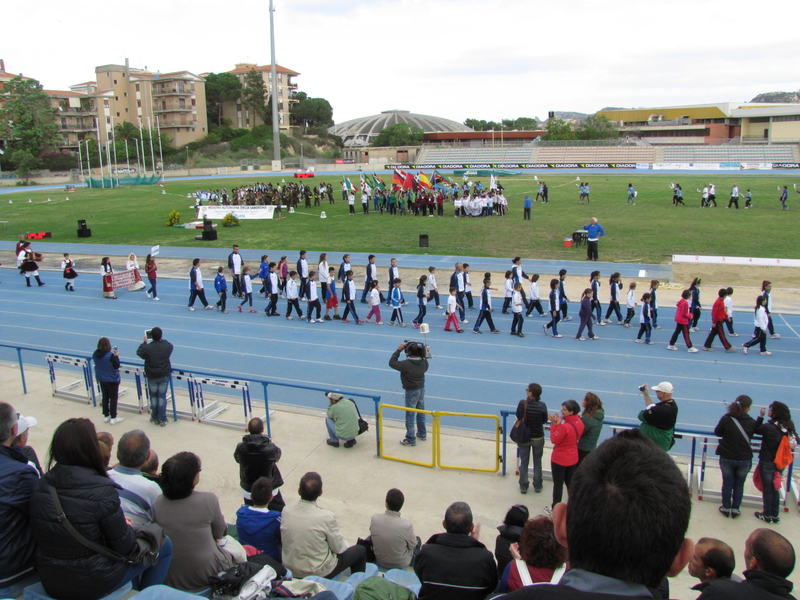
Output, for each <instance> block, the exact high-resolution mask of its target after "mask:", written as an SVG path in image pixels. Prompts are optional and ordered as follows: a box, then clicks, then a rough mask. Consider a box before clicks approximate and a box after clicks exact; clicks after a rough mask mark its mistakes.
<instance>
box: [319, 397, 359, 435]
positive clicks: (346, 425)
mask: <svg viewBox="0 0 800 600" xmlns="http://www.w3.org/2000/svg"><path fill="white" fill-rule="evenodd" d="M325 396H326V397H327V398H328V400H330V404H329V405H328V411H327V413H326V418H325V426H326V427H327V428H328V439H327V440H325V442H326V443H327V444H328V446H333V447H334V448H338V447H339V440H343V441H344V447H345V448H352V447H353V446H355V445H356V436H357V435H358V410H357V408H356V403H355V402H353V400H351V399H348V398H345V397H344V396H342V395H341V394H336V393H334V392H328V393H327V394H325Z"/></svg>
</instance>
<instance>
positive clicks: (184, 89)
mask: <svg viewBox="0 0 800 600" xmlns="http://www.w3.org/2000/svg"><path fill="white" fill-rule="evenodd" d="M185 91H186V87H185V86H184V85H183V82H181V83H179V84H178V92H179V93H181V94H183V93H184V92H185Z"/></svg>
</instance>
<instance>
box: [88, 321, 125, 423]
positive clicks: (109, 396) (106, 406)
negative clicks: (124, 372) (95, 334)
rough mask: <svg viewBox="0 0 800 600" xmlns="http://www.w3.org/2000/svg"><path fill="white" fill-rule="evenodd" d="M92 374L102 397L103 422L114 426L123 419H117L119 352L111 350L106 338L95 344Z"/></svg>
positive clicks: (115, 349)
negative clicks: (94, 375) (93, 373)
mask: <svg viewBox="0 0 800 600" xmlns="http://www.w3.org/2000/svg"><path fill="white" fill-rule="evenodd" d="M92 360H93V361H94V372H95V374H96V375H97V382H98V383H99V384H100V391H101V393H102V395H103V401H102V407H103V421H105V422H106V423H111V424H112V425H116V424H117V423H121V422H122V421H123V420H124V419H123V418H122V417H117V399H118V398H119V382H120V377H119V350H117V348H116V347H114V348H113V349H112V348H111V342H110V341H109V339H108V338H107V337H101V338H100V340H99V341H98V342H97V350H95V351H94V354H93V355H92Z"/></svg>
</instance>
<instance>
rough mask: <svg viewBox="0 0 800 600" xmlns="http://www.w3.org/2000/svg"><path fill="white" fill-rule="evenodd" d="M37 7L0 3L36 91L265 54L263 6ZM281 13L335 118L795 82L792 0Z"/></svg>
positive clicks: (751, 89)
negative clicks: (117, 70)
mask: <svg viewBox="0 0 800 600" xmlns="http://www.w3.org/2000/svg"><path fill="white" fill-rule="evenodd" d="M32 6H33V5H31V4H26V3H24V2H8V3H6V6H4V8H3V21H4V23H5V26H4V27H3V36H2V38H0V58H2V59H4V60H5V66H6V70H7V71H9V72H13V73H23V74H24V75H26V76H29V77H34V78H36V79H39V80H40V81H41V82H42V84H43V85H44V87H45V89H68V86H69V85H70V84H74V83H79V82H83V81H88V80H93V79H94V68H95V66H97V65H102V64H108V63H122V62H124V59H125V58H126V57H127V58H129V59H130V61H131V66H133V67H142V68H143V67H145V66H146V67H148V68H149V69H151V70H156V69H158V70H160V71H162V72H169V71H175V70H183V69H186V70H189V71H191V72H193V73H202V72H221V71H227V70H230V69H233V68H234V64H235V63H237V62H256V63H259V64H268V63H269V62H270V44H269V10H268V6H269V3H268V0H236V1H234V2H230V3H227V2H210V1H209V0H196V1H194V2H190V1H188V0H160V1H155V0H137V1H136V2H131V3H105V4H98V3H97V2H94V1H92V2H90V1H89V0H72V1H71V2H69V3H68V4H63V3H61V2H58V3H56V2H55V1H54V0H41V1H40V2H37V3H36V5H35V8H36V10H35V11H32V10H31V8H32ZM122 6H124V7H125V8H126V10H124V11H123V10H122V9H121V8H117V7H122ZM275 9H276V12H275V28H276V44H277V47H276V52H277V61H278V63H279V64H281V65H283V66H285V67H288V68H290V69H293V70H295V71H298V72H300V73H301V75H300V76H299V77H297V78H296V80H295V81H296V82H297V83H298V84H299V89H300V90H302V91H305V92H306V93H307V94H308V95H309V96H312V97H323V98H326V99H328V100H329V101H330V103H331V105H332V106H333V109H334V112H333V115H334V119H335V120H336V121H337V122H342V121H346V120H348V119H353V118H356V117H360V116H367V115H371V114H377V113H379V112H381V111H384V110H389V109H406V110H410V111H412V112H416V113H422V114H428V115H435V116H440V117H446V118H450V119H453V120H456V121H464V119H466V118H478V119H486V120H496V121H499V120H500V119H504V118H516V117H521V116H525V117H534V116H537V117H539V118H542V119H544V118H546V117H547V112H548V111H549V110H564V111H567V110H570V111H572V110H574V111H579V112H587V113H591V112H595V111H596V110H599V109H601V108H603V107H605V106H625V107H634V106H642V107H646V106H659V105H680V104H698V103H712V102H726V101H733V102H742V101H747V100H750V99H752V98H753V96H755V95H756V94H758V93H761V92H769V91H794V90H797V89H798V88H800V79H799V78H798V77H797V74H798V73H800V44H799V43H798V34H797V24H796V23H795V21H796V20H797V19H796V16H797V15H798V13H800V9H798V8H797V4H796V2H794V1H790V0H777V1H773V2H769V3H766V4H765V3H753V2H745V1H743V0H730V1H727V2H723V1H721V0H670V1H667V2H654V1H649V2H642V1H639V2H633V1H632V0H624V1H623V0H538V1H537V0H533V1H531V0H527V1H525V0H483V1H480V2H479V1H477V0H383V1H380V0H373V1H370V2H361V1H358V0H351V1H350V2H341V1H339V0H275ZM792 14H794V15H795V17H793V18H790V16H791V15H792ZM32 20H33V21H34V22H33V23H31V21H32ZM12 23H13V24H15V25H13V26H11V24H12Z"/></svg>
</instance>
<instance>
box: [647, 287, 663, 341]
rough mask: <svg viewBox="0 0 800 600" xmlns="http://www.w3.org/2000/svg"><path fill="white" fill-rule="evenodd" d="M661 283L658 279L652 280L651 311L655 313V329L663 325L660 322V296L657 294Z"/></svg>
mask: <svg viewBox="0 0 800 600" xmlns="http://www.w3.org/2000/svg"><path fill="white" fill-rule="evenodd" d="M659 285H661V283H660V282H659V281H658V279H651V280H650V292H649V293H650V312H651V313H652V315H653V329H661V326H660V325H659V324H658V296H656V293H657V292H658V286H659Z"/></svg>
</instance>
